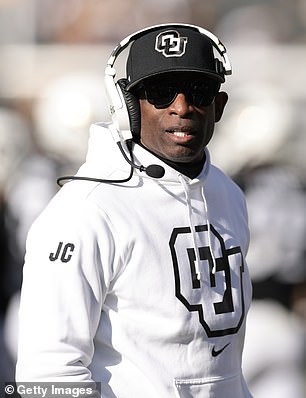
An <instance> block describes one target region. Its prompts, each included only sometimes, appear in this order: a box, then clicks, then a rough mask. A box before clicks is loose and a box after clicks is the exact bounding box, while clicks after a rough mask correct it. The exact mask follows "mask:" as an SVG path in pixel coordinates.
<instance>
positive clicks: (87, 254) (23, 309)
mask: <svg viewBox="0 0 306 398" xmlns="http://www.w3.org/2000/svg"><path fill="white" fill-rule="evenodd" d="M55 202H56V201H55ZM57 202H59V201H57ZM97 212H98V211H97V209H96V208H94V207H93V206H88V203H86V201H84V203H81V204H80V203H73V201H70V202H69V203H66V204H65V203H61V205H60V206H59V205H58V204H54V200H53V204H51V205H49V207H48V208H47V209H46V210H45V211H44V212H43V213H42V215H41V216H40V217H39V218H38V219H37V220H36V222H35V223H34V224H33V226H32V228H31V230H30V232H29V234H28V238H27V249H26V257H25V265H24V271H23V285H22V291H21V304H20V312H19V342H18V360H17V368H16V380H17V382H18V381H23V382H27V381H91V374H90V371H89V369H88V365H89V364H90V362H91V360H92V356H93V352H94V346H93V339H94V336H95V333H96V330H97V327H98V324H99V321H100V314H101V310H102V304H103V301H104V298H105V295H106V293H107V289H108V286H109V283H110V280H111V278H112V269H113V261H114V252H115V250H114V243H113V239H112V233H111V231H110V228H109V225H108V222H107V220H106V218H105V217H104V218H103V217H101V216H100V217H98V215H97ZM102 247H103V250H102Z"/></svg>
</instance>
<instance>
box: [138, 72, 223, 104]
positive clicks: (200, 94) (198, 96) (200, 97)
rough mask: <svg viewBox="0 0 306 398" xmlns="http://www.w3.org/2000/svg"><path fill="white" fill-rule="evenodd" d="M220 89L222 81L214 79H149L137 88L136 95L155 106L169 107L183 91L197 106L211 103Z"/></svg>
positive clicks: (188, 100)
mask: <svg viewBox="0 0 306 398" xmlns="http://www.w3.org/2000/svg"><path fill="white" fill-rule="evenodd" d="M219 89H220V83H219V82H217V81H214V80H198V81H197V80H193V79H192V80H183V81H177V80H176V81H174V80H172V79H171V80H166V79H158V80H157V79H156V80H148V81H145V82H143V83H142V84H141V85H140V86H138V88H137V92H136V95H137V96H138V97H139V98H142V99H146V100H147V101H148V102H149V103H150V104H152V105H154V106H155V108H158V109H163V108H167V107H168V106H169V105H170V104H171V103H172V102H173V101H174V100H175V98H176V97H177V95H178V94H179V93H183V94H184V95H185V97H186V101H187V102H188V103H189V104H192V105H194V106H196V107H201V106H208V105H210V104H211V103H212V102H213V100H214V98H215V96H216V95H217V93H218V91H219Z"/></svg>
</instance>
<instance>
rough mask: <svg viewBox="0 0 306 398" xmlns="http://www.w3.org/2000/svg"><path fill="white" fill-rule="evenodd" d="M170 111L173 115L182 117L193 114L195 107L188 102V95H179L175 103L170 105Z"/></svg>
mask: <svg viewBox="0 0 306 398" xmlns="http://www.w3.org/2000/svg"><path fill="white" fill-rule="evenodd" d="M169 109H170V111H171V112H172V113H176V114H178V115H179V116H182V115H185V114H188V113H190V112H192V110H193V106H192V104H191V103H190V102H189V101H188V98H187V96H186V94H184V93H178V94H177V96H176V97H175V99H174V101H173V102H172V103H171V104H170V105H169Z"/></svg>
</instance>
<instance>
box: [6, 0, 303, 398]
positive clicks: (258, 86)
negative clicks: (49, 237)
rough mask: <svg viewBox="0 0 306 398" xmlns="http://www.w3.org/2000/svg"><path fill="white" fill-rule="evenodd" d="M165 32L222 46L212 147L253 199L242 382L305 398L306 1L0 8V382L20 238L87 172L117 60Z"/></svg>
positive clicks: (46, 2)
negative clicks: (120, 50)
mask: <svg viewBox="0 0 306 398" xmlns="http://www.w3.org/2000/svg"><path fill="white" fill-rule="evenodd" d="M165 22H184V23H192V24H196V25H200V26H202V27H204V28H207V29H209V30H211V31H213V32H214V33H215V34H216V35H217V36H218V37H219V38H220V39H221V40H222V41H223V42H224V44H225V45H226V47H227V49H228V53H229V56H230V59H231V62H232V66H233V75H232V76H231V77H230V78H229V79H228V81H227V82H226V83H225V85H224V89H225V90H226V91H227V92H228V93H229V97H230V101H229V104H228V106H227V108H226V111H225V114H224V117H223V120H222V121H221V123H220V124H217V128H216V132H215V136H214V138H213V141H212V142H211V144H210V150H211V154H212V160H213V162H214V163H215V164H217V165H218V166H220V167H221V168H222V169H223V170H225V171H226V172H227V173H228V174H229V175H230V176H231V177H232V178H233V179H234V180H235V181H237V183H238V184H239V185H240V186H241V188H242V189H243V190H244V192H245V194H246V196H247V201H248V208H249V218H250V228H251V245H250V251H249V257H248V264H249V267H250V271H251V276H252V280H253V286H254V300H253V306H252V309H251V311H250V315H249V322H248V324H247V335H246V343H245V351H244V357H243V366H244V373H245V376H246V379H247V381H248V384H249V387H250V389H251V391H252V393H253V394H254V398H271V397H278V398H293V397H294V398H305V397H306V393H305V391H306V388H305V387H306V382H305V376H306V372H305V363H306V361H305V358H306V355H305V354H306V350H305V336H306V333H305V332H306V283H305V281H306V239H305V238H306V212H305V210H306V209H305V203H306V202H305V195H306V159H305V158H306V154H305V149H306V134H305V130H306V2H305V0H290V1H288V0H262V1H261V0H167V1H164V0H154V1H152V0H0V60H1V62H0V162H1V163H0V164H1V166H0V235H1V239H0V245H1V250H0V256H1V258H0V271H1V275H0V284H1V286H0V381H11V380H13V378H14V366H15V360H16V335H17V331H18V324H17V308H18V300H19V291H20V285H21V279H22V264H23V257H24V250H25V239H26V234H27V231H28V228H29V226H30V225H31V223H32V222H33V220H34V218H36V217H37V215H38V214H39V213H40V211H41V210H42V209H43V208H44V207H45V205H46V204H47V202H48V201H49V200H50V198H51V197H52V196H53V195H54V194H55V192H56V191H57V189H58V187H57V185H56V178H57V177H58V176H61V175H63V174H71V173H74V172H76V170H77V169H78V167H79V166H80V165H81V164H82V163H83V161H84V159H85V154H86V150H87V137H88V128H89V125H90V124H91V123H92V122H97V121H105V120H109V116H108V114H107V110H106V102H105V96H104V82H103V77H104V68H105V63H106V61H107V59H108V56H109V55H110V52H111V50H112V49H113V47H114V46H115V45H116V44H117V43H118V42H119V41H120V40H121V39H123V38H124V37H125V36H127V35H129V34H131V33H133V32H135V31H136V30H138V29H141V28H144V27H147V26H149V25H152V24H158V23H165ZM118 70H119V71H122V70H124V56H123V55H122V57H121V59H120V60H119V59H118Z"/></svg>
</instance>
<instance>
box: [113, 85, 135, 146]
mask: <svg viewBox="0 0 306 398" xmlns="http://www.w3.org/2000/svg"><path fill="white" fill-rule="evenodd" d="M127 84H128V80H127V79H119V80H118V81H117V85H118V86H119V87H120V90H121V92H122V96H123V98H124V101H125V104H126V107H127V110H128V114H129V121H130V128H131V131H132V135H133V138H134V140H135V141H136V142H139V140H140V106H139V100H138V98H137V97H136V96H135V95H134V94H132V93H131V92H130V91H127V90H126V86H127ZM119 87H118V89H119Z"/></svg>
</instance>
